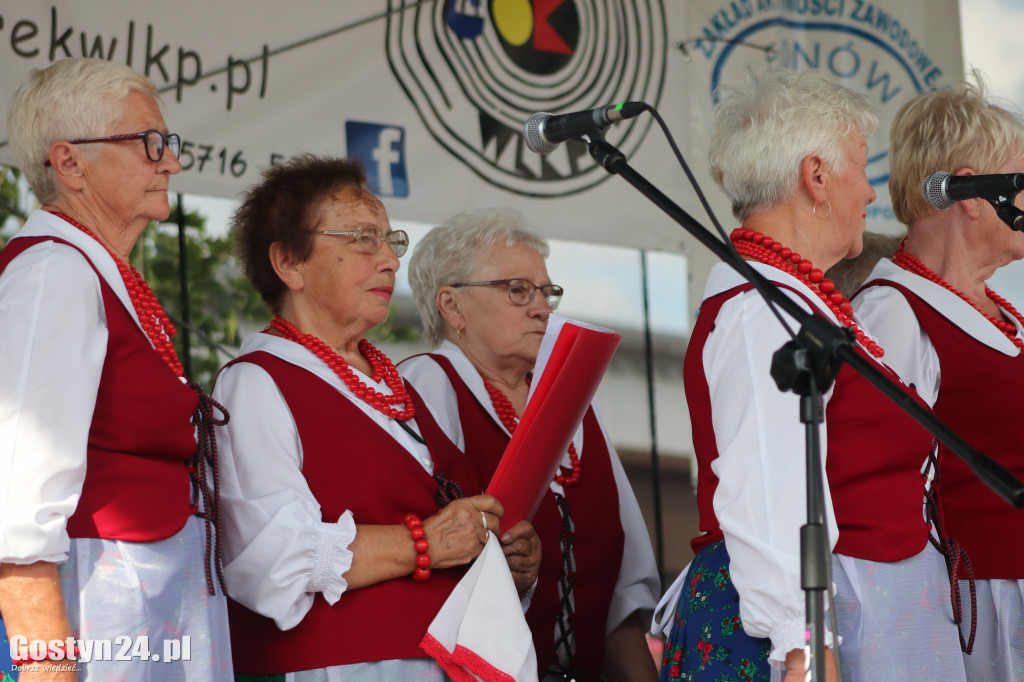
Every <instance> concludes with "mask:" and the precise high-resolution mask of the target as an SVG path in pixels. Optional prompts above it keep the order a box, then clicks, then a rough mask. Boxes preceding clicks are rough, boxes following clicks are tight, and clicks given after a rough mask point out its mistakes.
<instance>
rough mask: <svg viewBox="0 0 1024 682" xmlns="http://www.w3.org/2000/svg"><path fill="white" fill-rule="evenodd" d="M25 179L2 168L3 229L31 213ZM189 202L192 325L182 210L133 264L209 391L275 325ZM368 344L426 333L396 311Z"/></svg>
mask: <svg viewBox="0 0 1024 682" xmlns="http://www.w3.org/2000/svg"><path fill="white" fill-rule="evenodd" d="M20 177H21V174H20V172H19V171H18V170H16V169H14V168H10V167H6V166H0V226H2V225H4V223H5V222H6V221H7V220H8V218H10V217H12V216H13V217H15V219H16V221H17V222H19V223H22V222H24V220H25V219H26V217H27V214H28V213H29V211H30V208H25V207H24V206H23V205H24V204H25V203H26V202H32V203H35V199H34V198H33V197H31V195H30V194H29V196H28V197H27V198H26V197H23V196H21V194H22V193H23V192H24V187H23V183H20V184H21V186H19V182H20ZM184 203H185V204H186V212H185V219H184V225H185V260H186V279H187V290H188V315H187V317H188V319H189V320H190V322H189V324H186V323H185V322H184V320H185V318H186V315H185V305H184V303H183V301H182V282H181V274H180V269H179V250H180V249H179V237H178V232H179V229H178V207H177V205H174V206H172V207H171V215H170V218H168V220H166V221H164V222H162V223H151V224H150V225H149V226H147V227H146V229H145V230H144V231H143V233H142V235H141V236H140V237H139V240H138V242H136V244H135V249H134V250H133V252H132V264H133V265H134V266H135V267H136V268H137V269H138V271H139V272H140V273H141V274H142V276H143V277H144V278H145V280H146V281H147V282H148V283H149V286H150V287H151V288H152V289H153V293H155V294H156V297H157V299H158V300H159V301H160V304H161V305H162V306H163V307H164V310H165V311H166V312H167V314H168V315H169V316H170V318H171V320H172V321H173V322H174V326H175V327H176V328H177V334H175V336H174V339H173V340H174V346H175V348H176V349H177V351H178V356H179V357H180V358H181V359H182V362H183V363H184V364H185V367H186V370H187V371H188V374H189V376H190V377H191V378H193V379H194V380H195V381H197V382H198V383H199V384H201V385H202V386H203V387H204V388H205V389H206V390H207V392H209V391H210V390H212V388H213V380H214V379H215V378H216V376H217V372H218V371H219V370H220V368H221V366H223V365H224V363H226V362H227V361H229V360H231V359H232V358H233V357H234V356H235V354H236V353H237V352H238V347H239V346H240V345H241V343H242V337H243V336H244V335H245V334H247V333H251V332H255V331H257V330H259V329H262V328H263V327H265V326H266V325H267V324H268V323H269V322H270V312H269V311H268V310H267V308H266V306H264V305H263V302H262V301H261V300H260V297H259V294H257V293H256V292H255V291H254V290H253V288H252V287H251V286H250V285H249V282H248V280H247V279H246V278H245V275H244V274H243V273H242V271H241V268H240V267H239V265H238V259H237V258H236V256H235V240H234V236H233V235H232V234H231V233H228V234H224V235H214V234H210V233H209V232H208V231H207V226H206V218H205V217H204V216H202V215H201V214H200V213H199V212H198V211H196V210H187V203H188V202H187V198H186V201H185V202H184ZM5 234H6V237H5V236H4V235H5ZM12 234H13V232H12V230H11V229H8V230H7V231H6V232H5V233H4V234H0V248H3V246H4V244H5V242H6V240H7V239H8V238H10V236H11V235H12ZM186 330H187V332H188V333H187V334H186ZM186 336H187V337H188V345H189V351H190V352H189V353H188V356H189V357H188V362H186V358H185V338H186ZM368 337H369V338H370V339H371V340H373V341H381V340H389V341H411V340H415V339H417V338H418V337H419V330H418V329H417V328H415V327H410V326H399V325H396V324H395V322H394V307H392V309H391V312H390V313H389V315H388V320H387V321H386V322H385V323H384V324H382V325H380V326H379V327H377V328H376V329H374V330H372V331H371V333H370V334H368Z"/></svg>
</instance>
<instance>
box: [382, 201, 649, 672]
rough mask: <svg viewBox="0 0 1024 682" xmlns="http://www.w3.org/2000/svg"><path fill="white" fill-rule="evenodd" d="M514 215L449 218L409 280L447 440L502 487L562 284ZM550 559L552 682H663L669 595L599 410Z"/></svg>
mask: <svg viewBox="0 0 1024 682" xmlns="http://www.w3.org/2000/svg"><path fill="white" fill-rule="evenodd" d="M547 255H548V245H547V242H546V241H545V240H544V239H543V238H542V237H540V236H539V235H537V234H534V233H533V232H530V231H528V230H527V229H526V226H525V221H524V219H523V217H522V216H521V215H520V214H519V213H518V212H517V211H515V210H513V209H480V210H475V211H467V212H465V213H461V214H459V215H457V216H455V217H453V218H451V219H450V220H449V221H448V222H447V223H446V224H445V225H443V226H441V227H437V228H434V229H433V230H431V231H430V232H428V233H427V235H426V236H425V237H424V238H423V239H422V240H421V241H420V242H419V244H418V245H417V247H416V251H415V253H414V254H413V257H412V261H411V263H410V266H409V283H410V286H411V287H412V290H413V296H414V298H415V301H416V307H417V309H418V311H419V313H420V318H421V320H422V322H423V326H424V329H425V333H426V336H427V339H428V340H429V341H430V342H431V343H433V344H434V345H439V346H440V347H439V348H438V350H437V351H436V352H434V353H431V354H428V355H422V356H416V357H413V358H410V359H408V360H406V361H404V362H402V363H401V365H400V366H399V371H400V372H401V374H402V376H404V377H405V378H406V380H407V381H408V382H409V383H410V384H411V385H412V386H413V387H414V388H415V389H416V390H417V391H418V392H419V393H420V395H421V396H422V397H423V400H424V401H425V403H426V404H427V406H428V407H429V408H430V411H431V413H432V414H433V415H434V416H435V418H436V419H437V421H438V424H439V425H440V426H441V428H442V429H444V431H445V433H446V434H447V435H448V437H449V438H450V439H451V440H452V442H454V443H455V444H456V445H458V446H459V447H460V448H461V449H462V450H463V451H464V452H465V453H466V454H468V455H469V457H470V459H471V460H472V461H473V463H474V464H475V466H476V469H477V473H478V475H479V477H480V479H481V480H482V481H483V482H485V483H486V482H487V481H489V480H490V478H491V476H492V475H493V474H494V471H495V469H496V467H497V465H498V462H499V461H500V459H501V456H502V454H503V452H504V450H505V447H506V446H507V445H508V443H509V441H510V439H511V434H512V432H513V431H514V429H515V428H516V424H517V423H518V419H519V416H520V415H522V413H523V408H524V407H525V405H526V399H527V395H528V393H529V383H530V376H531V373H532V371H533V368H534V364H535V363H536V361H537V353H538V351H539V349H540V344H541V339H542V338H543V336H544V332H545V330H546V328H547V322H548V316H549V315H550V314H551V312H552V311H553V310H554V309H555V308H557V307H558V303H559V301H560V300H561V297H562V287H560V286H558V285H555V284H552V283H551V280H550V279H549V278H548V273H547V268H546V267H545V264H544V261H545V258H546V257H547ZM533 524H534V528H535V529H536V532H537V535H538V536H539V537H540V540H541V544H542V548H543V552H542V559H541V567H540V576H539V579H538V582H537V585H536V588H535V591H534V593H533V595H532V598H531V603H530V607H529V610H528V611H527V614H526V620H527V622H528V623H529V625H530V628H531V630H532V633H533V640H534V647H535V649H536V651H537V664H538V668H539V669H538V675H539V677H540V678H541V679H545V677H546V676H548V675H550V676H552V677H551V679H567V678H564V677H563V676H565V675H569V676H573V677H575V679H578V680H580V679H598V678H599V677H600V676H601V675H602V674H603V675H605V676H606V678H607V679H610V680H613V681H618V680H654V679H656V678H657V672H656V670H655V665H654V661H653V659H652V657H651V654H650V651H649V649H648V647H647V643H646V640H645V637H644V632H645V627H644V626H643V625H642V624H641V623H642V622H645V621H641V618H640V613H641V612H642V611H651V610H653V608H654V606H655V603H656V601H657V595H658V594H659V593H660V583H659V580H658V575H657V570H656V568H655V563H654V554H653V552H652V550H651V544H650V540H649V536H648V533H647V528H646V526H645V524H644V521H643V517H642V516H641V514H640V509H639V506H638V505H637V502H636V498H635V497H634V496H633V491H632V489H631V488H630V485H629V481H628V480H627V479H626V476H625V473H624V472H623V469H622V465H621V464H620V463H619V460H618V457H617V455H616V453H615V449H614V447H613V446H612V444H611V442H610V440H609V438H608V434H607V433H606V432H605V429H604V426H603V424H602V423H601V420H600V417H599V416H598V413H597V411H596V408H593V407H592V408H591V409H590V410H589V411H588V413H587V415H586V416H585V417H584V419H583V423H582V425H581V427H580V429H579V431H578V432H577V433H576V436H575V438H574V440H573V444H572V445H571V446H570V448H569V451H568V452H567V453H566V457H565V460H564V462H563V468H562V469H561V470H560V471H559V473H558V474H557V475H556V477H555V479H554V480H553V481H552V482H551V487H550V494H548V495H546V496H545V498H544V500H543V502H542V503H541V506H540V508H539V509H538V511H537V513H536V515H535V516H534V518H533Z"/></svg>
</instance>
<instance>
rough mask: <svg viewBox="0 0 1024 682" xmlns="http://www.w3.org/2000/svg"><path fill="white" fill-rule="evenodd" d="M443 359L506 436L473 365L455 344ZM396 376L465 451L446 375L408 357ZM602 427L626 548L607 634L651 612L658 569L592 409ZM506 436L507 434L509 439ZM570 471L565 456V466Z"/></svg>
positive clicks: (444, 348) (579, 443)
mask: <svg viewBox="0 0 1024 682" xmlns="http://www.w3.org/2000/svg"><path fill="white" fill-rule="evenodd" d="M435 352H436V353H439V354H441V355H443V356H445V357H446V358H448V359H449V360H450V361H451V362H452V365H453V366H454V367H455V369H456V371H457V372H458V374H459V377H460V378H461V379H462V381H463V383H465V384H466V386H468V387H469V389H470V391H472V392H473V395H474V396H476V398H477V399H478V400H479V402H480V404H481V405H483V406H484V407H485V409H486V410H487V413H488V414H489V415H490V416H491V419H493V420H494V423H495V424H498V425H499V426H500V427H501V428H502V430H504V431H505V433H506V434H508V430H507V429H505V427H504V425H502V423H501V419H500V418H499V417H498V414H497V413H496V412H495V411H494V408H493V406H492V405H491V399H490V396H489V395H488V393H487V389H486V388H485V387H484V382H483V379H482V378H481V376H480V373H479V372H478V371H477V370H476V368H475V367H473V364H472V363H471V362H470V361H469V359H468V358H466V356H465V355H464V354H463V353H462V351H461V350H459V348H458V346H456V345H455V344H453V343H451V342H449V341H445V342H444V343H442V344H441V347H440V348H439V349H438V350H437V351H435ZM398 370H399V372H400V373H401V375H402V376H403V377H404V378H405V379H406V380H407V381H408V382H409V383H410V384H411V385H412V387H413V388H414V389H416V391H417V393H419V394H420V396H421V397H422V398H423V402H424V403H426V405H427V407H428V408H429V409H430V413H431V414H432V415H433V416H434V419H435V420H437V424H438V426H440V427H441V429H442V430H443V431H444V432H445V433H446V434H447V435H448V437H449V438H450V439H451V441H452V442H453V443H455V444H456V445H457V446H458V447H459V449H460V450H463V451H464V450H465V444H466V441H465V436H464V434H463V432H462V423H461V421H460V420H459V408H458V400H457V398H456V396H455V391H454V390H453V389H452V387H451V384H450V382H449V381H448V376H447V375H446V374H445V373H444V370H442V369H441V367H440V365H438V364H437V363H436V362H434V361H433V360H432V359H430V358H428V357H416V356H414V357H412V358H409V359H407V360H405V361H403V362H402V363H401V364H399V366H398ZM592 407H593V408H594V413H595V415H596V416H597V419H598V423H599V424H600V425H601V433H602V435H603V437H604V440H605V443H606V445H607V447H608V453H609V455H610V456H611V457H610V459H611V465H612V471H613V473H614V475H615V485H616V488H617V489H618V492H619V514H620V517H621V520H622V530H623V532H624V534H625V545H624V547H623V552H622V564H621V566H620V567H619V574H618V578H617V580H616V583H615V593H614V595H613V596H612V601H611V605H610V607H609V611H608V623H607V628H606V633H610V632H612V631H613V630H614V629H615V628H616V627H618V626H619V625H620V624H621V623H622V621H623V620H624V619H625V618H626V617H627V616H629V615H630V614H632V613H633V612H634V611H637V610H640V611H645V612H650V611H652V610H653V609H654V606H655V604H656V603H657V598H658V595H659V594H660V592H661V583H660V580H659V578H658V570H657V567H656V565H655V560H654V552H653V550H652V549H651V543H650V535H649V533H648V532H647V526H646V525H645V523H644V519H643V515H642V514H641V512H640V507H639V505H638V504H637V501H636V497H635V496H634V495H633V489H632V488H631V487H630V484H629V479H628V478H627V477H626V473H625V471H624V470H623V469H622V464H621V463H620V462H619V458H618V456H617V455H616V453H615V448H614V446H613V445H612V443H611V439H610V438H609V437H608V432H607V431H606V429H605V426H604V421H603V420H602V419H601V415H600V412H599V411H598V409H597V405H596V404H594V405H592ZM509 436H510V437H511V434H509ZM573 444H575V446H576V451H577V452H579V453H581V455H580V456H581V457H582V456H583V455H582V453H583V452H584V449H583V429H582V427H581V428H580V429H579V430H577V432H576V434H575V436H574V437H573ZM564 465H565V466H566V467H568V466H569V459H568V454H567V455H566V459H565V461H564ZM551 486H552V490H554V491H555V492H561V491H562V490H561V486H560V485H559V484H557V483H555V482H552V484H551Z"/></svg>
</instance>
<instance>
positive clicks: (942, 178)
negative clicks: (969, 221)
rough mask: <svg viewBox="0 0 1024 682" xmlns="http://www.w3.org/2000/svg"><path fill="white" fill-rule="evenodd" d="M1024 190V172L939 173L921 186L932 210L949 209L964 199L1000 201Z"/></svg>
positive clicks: (932, 175)
mask: <svg viewBox="0 0 1024 682" xmlns="http://www.w3.org/2000/svg"><path fill="white" fill-rule="evenodd" d="M1022 189H1024V173H1001V174H997V175H950V174H949V173H947V172H946V171H936V172H934V173H932V174H931V175H929V176H928V177H927V178H925V180H924V182H923V183H921V194H922V196H924V200H925V201H927V202H928V205H929V206H931V207H932V208H937V209H946V208H949V207H950V206H952V205H953V204H954V203H956V202H958V201H963V200H964V199H978V198H980V199H988V200H989V201H998V200H1000V199H1005V198H1008V197H1009V198H1012V197H1013V196H1014V195H1016V194H1017V192H1020V191H1021V190H1022Z"/></svg>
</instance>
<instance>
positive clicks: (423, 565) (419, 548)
mask: <svg viewBox="0 0 1024 682" xmlns="http://www.w3.org/2000/svg"><path fill="white" fill-rule="evenodd" d="M402 523H404V524H405V527H406V528H408V529H409V536H410V537H411V538H412V543H413V547H414V548H415V549H416V570H415V571H413V572H412V579H413V580H415V581H416V582H418V583H421V582H423V581H424V580H426V579H427V578H429V577H430V556H429V555H428V554H427V552H428V551H430V543H429V542H427V533H426V531H424V530H423V522H422V521H420V517H418V516H416V515H415V514H412V513H410V514H406V515H405V518H404V519H403V520H402Z"/></svg>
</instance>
